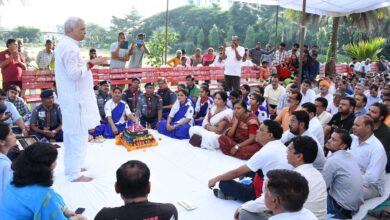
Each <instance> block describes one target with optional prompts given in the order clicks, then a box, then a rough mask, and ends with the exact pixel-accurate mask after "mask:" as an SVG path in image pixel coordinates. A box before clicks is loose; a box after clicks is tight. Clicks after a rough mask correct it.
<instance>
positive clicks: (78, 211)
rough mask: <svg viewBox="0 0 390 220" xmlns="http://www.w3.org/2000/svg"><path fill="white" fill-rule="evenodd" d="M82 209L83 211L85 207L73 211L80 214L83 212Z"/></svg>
mask: <svg viewBox="0 0 390 220" xmlns="http://www.w3.org/2000/svg"><path fill="white" fill-rule="evenodd" d="M84 211H85V208H78V209H76V211H74V213H76V215H81V214H83V212H84Z"/></svg>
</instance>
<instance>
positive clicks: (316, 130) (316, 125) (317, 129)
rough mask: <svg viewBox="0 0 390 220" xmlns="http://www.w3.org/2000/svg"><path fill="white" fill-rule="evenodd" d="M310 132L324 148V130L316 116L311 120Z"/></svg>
mask: <svg viewBox="0 0 390 220" xmlns="http://www.w3.org/2000/svg"><path fill="white" fill-rule="evenodd" d="M309 132H310V133H311V134H313V135H314V136H315V137H316V138H317V140H318V142H320V144H321V146H322V147H324V141H325V137H324V129H323V127H322V125H321V122H320V120H319V119H318V118H317V116H314V117H313V118H312V119H310V122H309Z"/></svg>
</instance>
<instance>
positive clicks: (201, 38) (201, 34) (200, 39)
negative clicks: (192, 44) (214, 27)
mask: <svg viewBox="0 0 390 220" xmlns="http://www.w3.org/2000/svg"><path fill="white" fill-rule="evenodd" d="M203 42H204V31H203V29H202V28H201V29H200V30H199V32H198V34H197V35H196V46H197V47H200V48H202V45H203Z"/></svg>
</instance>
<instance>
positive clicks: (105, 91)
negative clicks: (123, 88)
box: [96, 80, 112, 121]
mask: <svg viewBox="0 0 390 220" xmlns="http://www.w3.org/2000/svg"><path fill="white" fill-rule="evenodd" d="M99 85H100V88H99V90H98V94H97V95H96V100H97V105H98V108H99V114H100V117H101V118H102V119H101V120H102V121H104V119H105V118H106V114H105V113H104V105H105V104H106V102H107V101H108V100H110V99H111V98H112V95H111V94H110V82H109V81H107V80H104V81H101V82H100V83H99Z"/></svg>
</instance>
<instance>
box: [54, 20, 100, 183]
mask: <svg viewBox="0 0 390 220" xmlns="http://www.w3.org/2000/svg"><path fill="white" fill-rule="evenodd" d="M64 29H65V36H64V37H63V38H62V40H61V41H60V42H59V44H58V47H57V52H56V55H55V57H56V58H55V62H56V63H55V72H56V75H55V77H56V84H57V91H58V103H59V104H60V106H61V110H62V121H63V124H62V130H63V133H64V148H65V149H64V164H65V174H66V175H67V176H68V179H69V180H70V181H72V182H88V181H91V180H92V178H91V177H87V176H84V175H82V174H81V173H80V171H82V170H81V166H82V164H83V162H84V159H85V156H86V147H87V145H88V129H91V128H95V127H96V126H97V125H99V124H100V116H99V109H98V107H97V101H96V96H95V93H94V91H93V79H92V72H91V71H90V69H91V68H92V67H93V66H94V65H97V64H103V63H104V62H105V61H106V60H107V58H103V57H97V58H95V59H93V60H91V61H89V62H88V63H85V61H84V59H83V57H82V56H81V53H80V48H79V42H80V41H82V40H84V38H85V23H84V21H83V20H82V19H81V18H77V17H70V18H68V20H67V21H66V22H65V25H64Z"/></svg>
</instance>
